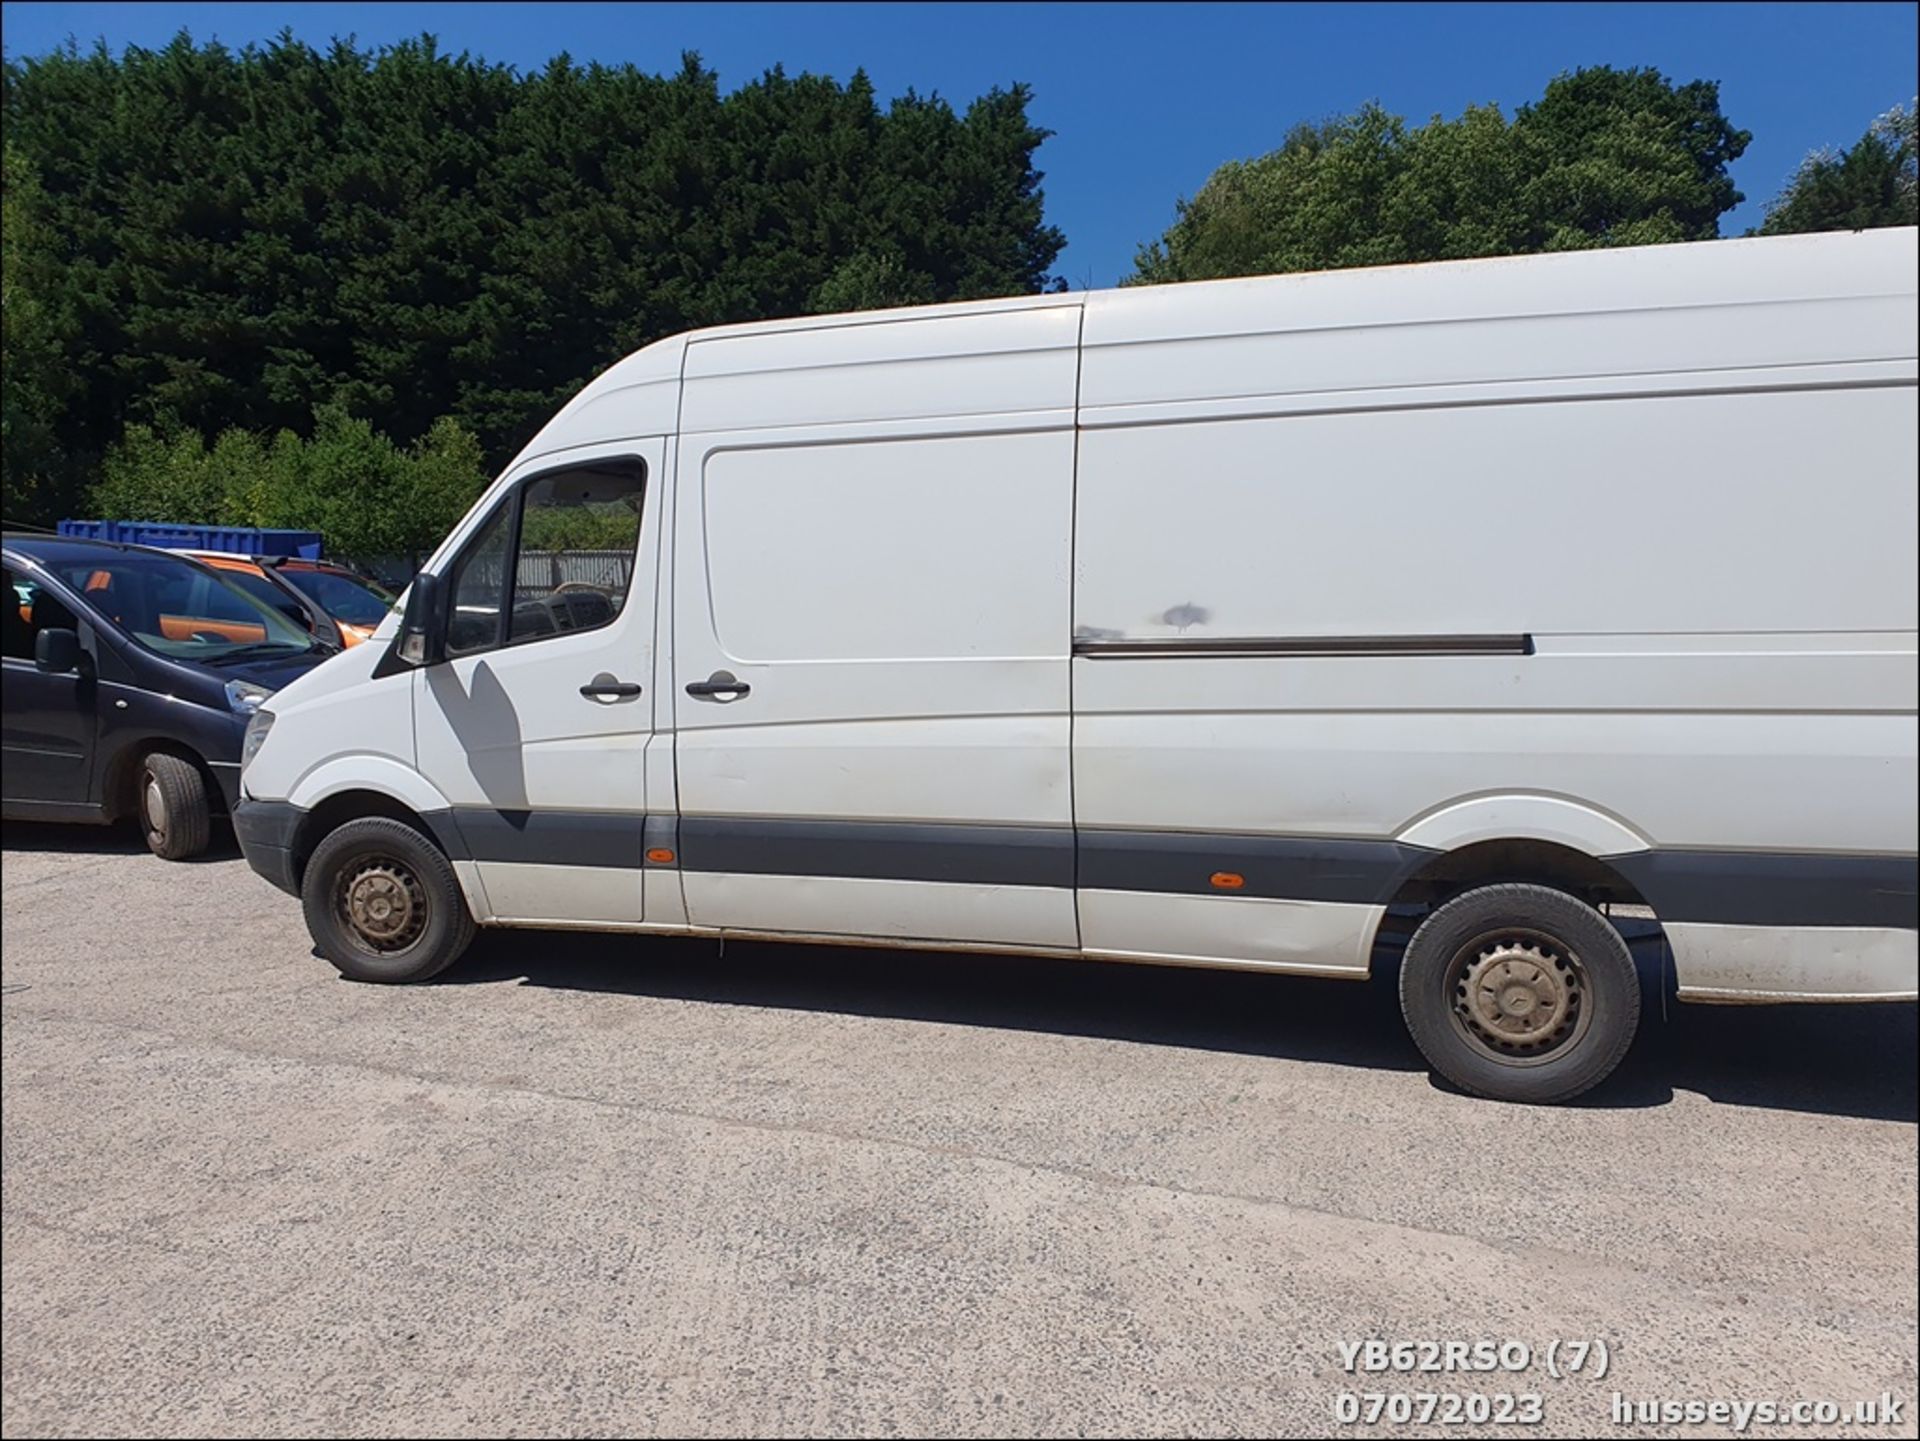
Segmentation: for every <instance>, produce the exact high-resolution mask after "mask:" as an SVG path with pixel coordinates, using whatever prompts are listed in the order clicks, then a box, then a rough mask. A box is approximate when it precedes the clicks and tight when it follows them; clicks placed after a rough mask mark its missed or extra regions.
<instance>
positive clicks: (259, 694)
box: [227, 680, 273, 715]
mask: <svg viewBox="0 0 1920 1441" xmlns="http://www.w3.org/2000/svg"><path fill="white" fill-rule="evenodd" d="M272 694H273V687H272V686H270V685H255V684H254V683H253V682H252V681H250V680H230V681H228V682H227V704H228V705H230V706H232V707H233V713H234V714H235V715H252V714H253V713H254V712H255V711H257V710H259V709H260V702H261V701H263V700H265V699H266V698H267V697H268V696H270V695H272Z"/></svg>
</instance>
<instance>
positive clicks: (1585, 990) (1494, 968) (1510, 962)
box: [1446, 926, 1593, 1067]
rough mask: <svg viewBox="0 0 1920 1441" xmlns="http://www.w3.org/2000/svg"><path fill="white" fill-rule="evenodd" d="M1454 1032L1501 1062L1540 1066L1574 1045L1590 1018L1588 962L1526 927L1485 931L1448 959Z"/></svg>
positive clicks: (1554, 938)
mask: <svg viewBox="0 0 1920 1441" xmlns="http://www.w3.org/2000/svg"><path fill="white" fill-rule="evenodd" d="M1446 998H1447V1014H1448V1017H1449V1018H1450V1019H1451V1021H1452V1022H1453V1028H1454V1031H1455V1032H1456V1034H1458V1035H1459V1036H1460V1038H1461V1039H1462V1040H1464V1041H1465V1042H1466V1043H1467V1044H1468V1045H1469V1046H1470V1047H1472V1048H1473V1050H1474V1052H1475V1053H1476V1054H1478V1055H1480V1056H1481V1057H1483V1058H1485V1059H1487V1060H1490V1061H1493V1062H1495V1063H1496V1064H1499V1065H1502V1066H1521V1067H1526V1066H1543V1065H1546V1064H1548V1063H1549V1062H1551V1061H1555V1060H1558V1059H1559V1058H1560V1057H1562V1056H1564V1055H1566V1054H1567V1053H1568V1052H1570V1051H1572V1050H1573V1049H1574V1048H1575V1047H1576V1046H1578V1045H1579V1044H1580V1041H1581V1039H1582V1038H1583V1037H1585V1035H1586V1034H1587V1030H1588V1028H1589V1027H1590V1026H1591V1025H1592V1023H1593V988H1592V983H1591V981H1590V980H1589V978H1588V973H1587V968H1586V964H1585V963H1584V962H1583V961H1582V960H1581V959H1580V957H1579V955H1578V954H1577V953H1576V952H1575V951H1574V950H1573V948H1572V947H1571V946H1569V945H1567V944H1566V943H1565V942H1564V941H1562V940H1560V939H1559V937H1557V936H1553V935H1550V934H1548V933H1547V932H1545V931H1540V930H1535V929H1533V928H1531V927H1526V926H1509V927H1505V928H1502V929H1500V930H1496V931H1485V932H1482V933H1481V934H1480V935H1478V936H1475V937H1474V938H1473V939H1472V940H1470V941H1468V942H1467V943H1466V944H1465V945H1463V946H1461V947H1460V948H1459V949H1458V950H1456V951H1455V952H1454V953H1453V959H1452V960H1451V961H1449V962H1448V964H1447V977H1446Z"/></svg>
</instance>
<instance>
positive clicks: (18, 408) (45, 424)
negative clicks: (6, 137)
mask: <svg viewBox="0 0 1920 1441" xmlns="http://www.w3.org/2000/svg"><path fill="white" fill-rule="evenodd" d="M44 204H45V199H44V196H43V195H42V194H41V191H40V187H39V183H38V181H37V180H36V178H35V176H34V173H33V168H32V166H31V165H29V164H28V162H27V160H26V158H25V157H24V156H22V155H21V154H20V153H19V152H18V151H16V150H15V149H14V147H13V145H12V143H11V142H10V141H9V142H7V143H5V144H4V145H0V510H4V513H5V515H6V518H7V519H8V520H11V521H17V522H23V523H27V524H44V523H46V522H47V521H49V520H51V519H52V518H53V516H54V512H55V511H56V510H57V509H58V508H59V505H60V502H61V501H62V500H64V499H65V497H64V495H63V494H62V493H61V490H60V482H61V479H62V472H63V466H62V463H61V459H62V458H61V455H60V448H59V440H58V434H59V429H60V420H61V417H62V415H63V413H64V411H65V407H66V403H67V400H68V397H69V396H70V395H71V393H72V380H71V375H72V371H71V368H70V367H71V360H72V356H71V354H70V347H71V343H72V340H73V324H72V316H71V313H70V312H69V311H68V309H67V307H66V305H65V303H64V297H63V296H62V295H61V293H60V290H59V287H58V285H57V283H56V265H57V260H56V255H55V251H54V243H53V236H52V233H51V231H50V230H49V229H48V227H47V224H46V220H45V216H44V213H43V211H44Z"/></svg>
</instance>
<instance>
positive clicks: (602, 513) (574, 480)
mask: <svg viewBox="0 0 1920 1441" xmlns="http://www.w3.org/2000/svg"><path fill="white" fill-rule="evenodd" d="M643 490H644V478H643V471H642V468H641V467H640V466H639V465H637V464H634V463H633V462H631V461H623V462H621V463H619V464H617V465H608V466H604V467H602V466H589V467H583V468H581V469H579V470H565V471H560V472H558V473H556V474H553V475H546V476H542V477H541V478H540V479H539V480H536V481H534V482H533V483H532V484H531V485H529V486H527V487H526V489H525V491H523V492H522V495H523V499H522V501H521V512H520V549H519V554H518V556H517V557H516V559H515V564H514V568H513V615H512V622H511V625H510V628H509V630H508V634H507V640H508V643H509V644H512V643H513V642H515V641H523V640H532V639H534V638H535V637H537V636H544V635H558V634H560V633H562V632H564V631H576V630H592V629H594V628H595V627H596V626H603V625H607V624H609V623H610V622H611V621H612V620H613V618H614V617H615V616H617V615H619V614H620V608H621V607H622V606H623V605H625V604H626V600H627V588H628V586H630V585H631V584H632V582H633V560H634V552H635V550H636V548H637V546H638V543H639V540H640V502H641V497H642V493H643Z"/></svg>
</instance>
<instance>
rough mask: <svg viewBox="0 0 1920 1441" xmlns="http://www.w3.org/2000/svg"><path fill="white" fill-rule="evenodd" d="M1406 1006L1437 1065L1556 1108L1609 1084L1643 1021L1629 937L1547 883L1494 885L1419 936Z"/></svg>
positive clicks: (1457, 903) (1433, 920) (1499, 1095)
mask: <svg viewBox="0 0 1920 1441" xmlns="http://www.w3.org/2000/svg"><path fill="white" fill-rule="evenodd" d="M1400 1009H1401V1012H1402V1014H1403V1015H1405V1016H1406V1019H1407V1029H1408V1030H1409V1031H1411V1032H1412V1033H1413V1039H1414V1043H1415V1044H1416V1045H1417V1046H1419V1047H1420V1050H1421V1053H1422V1054H1423V1055H1425V1056H1426V1058H1427V1060H1428V1061H1429V1062H1430V1063H1431V1064H1432V1066H1433V1068H1434V1070H1436V1071H1438V1072H1439V1073H1440V1074H1441V1075H1443V1076H1445V1077H1446V1078H1447V1079H1448V1080H1449V1081H1452V1082H1453V1083H1454V1084H1455V1085H1456V1086H1459V1087H1460V1088H1461V1089H1462V1090H1464V1091H1471V1092H1473V1093H1474V1094H1475V1095H1479V1096H1487V1097H1491V1098H1492V1099H1494V1100H1498V1101H1520V1102H1525V1103H1531V1104H1534V1105H1546V1104H1551V1103H1552V1102H1555V1101H1567V1100H1571V1099H1572V1098H1573V1097H1575V1096H1577V1095H1579V1094H1580V1093H1581V1092H1583V1091H1586V1090H1588V1089H1590V1088H1592V1087H1594V1086H1597V1085H1599V1084H1600V1082H1601V1081H1603V1080H1605V1079H1606V1078H1607V1076H1608V1075H1609V1074H1610V1073H1611V1072H1612V1071H1613V1068H1614V1067H1615V1066H1617V1065H1619V1064H1620V1060H1621V1058H1622V1057H1623V1056H1625V1055H1626V1053H1627V1047H1628V1046H1630V1045H1632V1044H1633V1033H1634V1031H1635V1030H1636V1029H1637V1028H1638V1027H1639V1024H1640V978H1639V974H1638V972H1636V971H1635V969H1634V965H1633V956H1632V954H1631V953H1630V952H1629V951H1628V950H1627V943H1626V942H1625V941H1624V940H1622V939H1621V938H1620V933H1619V932H1618V931H1616V930H1615V929H1614V928H1613V926H1612V924H1611V923H1610V922H1608V920H1607V919H1606V918H1605V917H1604V916H1602V915H1601V914H1600V913H1599V912H1598V911H1596V910H1595V909H1594V908H1593V907H1592V906H1589V905H1587V904H1585V903H1584V902H1582V901H1578V900H1576V899H1574V898H1573V897H1572V896H1570V895H1567V894H1566V893H1565V892H1563V891H1556V890H1550V889H1548V888H1547V887H1545V886H1530V885H1499V886H1482V887H1481V888H1480V889H1478V890H1473V891H1468V892H1467V893H1466V894H1465V895H1462V896H1457V897H1455V898H1454V899H1453V900H1451V901H1448V902H1447V903H1446V904H1445V905H1444V906H1441V907H1440V908H1439V909H1438V910H1436V911H1435V912H1434V913H1433V914H1432V915H1430V916H1428V917H1427V919H1426V920H1425V921H1424V922H1423V923H1422V924H1421V926H1420V929H1419V930H1417V931H1415V932H1414V934H1413V939H1412V940H1411V941H1409V942H1408V943H1407V954H1406V959H1405V961H1404V962H1403V963H1402V965H1401V968H1400Z"/></svg>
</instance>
